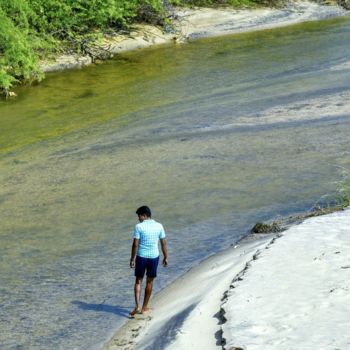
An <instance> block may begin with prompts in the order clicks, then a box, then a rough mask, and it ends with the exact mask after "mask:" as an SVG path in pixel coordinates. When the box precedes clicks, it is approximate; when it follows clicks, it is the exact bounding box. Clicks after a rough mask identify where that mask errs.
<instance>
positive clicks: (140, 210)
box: [136, 205, 152, 218]
mask: <svg viewBox="0 0 350 350" xmlns="http://www.w3.org/2000/svg"><path fill="white" fill-rule="evenodd" d="M136 214H137V215H146V216H148V217H149V218H150V217H151V216H152V213H151V209H150V208H148V207H147V206H146V205H143V206H142V207H140V208H138V209H137V210H136Z"/></svg>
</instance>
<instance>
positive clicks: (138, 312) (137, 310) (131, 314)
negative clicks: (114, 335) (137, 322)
mask: <svg viewBox="0 0 350 350" xmlns="http://www.w3.org/2000/svg"><path fill="white" fill-rule="evenodd" d="M140 313H141V310H140V309H138V308H137V307H135V309H134V310H132V311H131V312H130V313H129V316H130V317H135V315H136V314H140Z"/></svg>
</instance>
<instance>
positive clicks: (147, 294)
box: [140, 277, 154, 313]
mask: <svg viewBox="0 0 350 350" xmlns="http://www.w3.org/2000/svg"><path fill="white" fill-rule="evenodd" d="M153 280H154V278H153V277H147V282H146V289H145V298H144V300H143V306H142V313H144V312H147V311H149V307H148V303H149V299H150V298H151V294H152V288H153ZM140 287H141V286H140Z"/></svg>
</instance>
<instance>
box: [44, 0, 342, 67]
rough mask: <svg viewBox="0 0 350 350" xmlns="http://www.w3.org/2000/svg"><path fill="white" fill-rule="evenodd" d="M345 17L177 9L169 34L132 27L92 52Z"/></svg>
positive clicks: (87, 59)
mask: <svg viewBox="0 0 350 350" xmlns="http://www.w3.org/2000/svg"><path fill="white" fill-rule="evenodd" d="M345 14H347V11H346V10H345V9H343V8H341V7H340V6H337V5H320V4H317V3H314V2H309V1H298V2H291V3H290V4H289V5H288V6H287V7H285V8H284V9H276V8H261V9H249V10H247V9H242V10H234V9H231V8H219V9H214V8H194V9H183V8H177V9H174V11H173V14H172V17H173V18H174V19H173V22H172V28H171V30H170V31H169V32H164V31H163V29H162V28H161V27H157V26H152V25H147V24H138V25H134V26H132V28H131V31H130V33H127V34H118V35H113V36H105V37H104V39H103V40H102V41H101V42H100V43H99V44H98V45H97V47H96V48H95V51H96V56H97V57H99V56H103V57H105V58H111V57H113V56H114V55H116V54H118V53H122V52H125V51H131V50H137V49H141V48H145V47H151V46H154V45H162V44H169V43H172V42H173V43H176V44H177V43H181V42H186V41H188V40H191V39H196V38H203V37H211V36H221V35H226V34H234V33H241V32H249V31H254V30H262V29H270V28H276V27H281V26H288V25H292V24H296V23H301V22H305V21H313V20H320V19H325V18H331V17H336V16H343V15H345ZM93 61H94V57H93V56H92V55H85V56H84V55H62V56H59V57H56V58H55V60H54V61H42V62H41V65H40V68H41V70H42V71H44V72H53V71H59V70H65V69H72V68H79V67H83V66H87V65H90V64H92V63H93ZM97 62H98V60H97Z"/></svg>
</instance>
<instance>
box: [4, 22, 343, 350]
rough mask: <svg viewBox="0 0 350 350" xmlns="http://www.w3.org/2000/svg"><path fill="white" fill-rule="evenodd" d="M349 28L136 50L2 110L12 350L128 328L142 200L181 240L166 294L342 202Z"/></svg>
mask: <svg viewBox="0 0 350 350" xmlns="http://www.w3.org/2000/svg"><path fill="white" fill-rule="evenodd" d="M349 31H350V22H349V21H348V20H344V19H341V20H332V21H326V22H319V23H311V24H303V25H299V26H295V27H291V28H284V29H282V30H281V29H279V30H271V31H264V32H260V33H251V34H243V35H236V36H227V37H223V38H212V39H205V40H201V41H196V42H193V43H190V44H187V45H183V46H180V47H173V46H169V47H163V48H159V49H150V50H143V51H139V52H133V53H127V54H123V55H120V56H119V57H118V58H117V59H116V60H113V61H110V62H107V63H106V64H103V65H100V66H96V67H89V68H86V69H83V70H80V71H75V72H65V73H60V74H53V75H51V76H50V77H48V79H47V80H45V81H44V82H43V84H41V85H38V86H35V87H23V88H21V89H20V91H19V93H20V97H19V99H18V100H17V101H14V102H11V103H7V104H5V103H3V102H2V103H0V116H1V117H0V128H1V133H0V144H1V158H0V165H1V173H0V180H1V188H0V215H1V228H0V242H1V244H0V261H1V265H0V310H1V312H0V341H1V343H2V344H4V348H5V349H12V348H13V349H86V348H89V347H92V348H93V347H96V346H97V345H98V344H99V343H100V342H102V341H104V340H105V339H106V338H107V337H108V334H109V333H110V332H112V331H113V330H114V329H115V328H116V327H117V326H118V325H120V324H121V323H122V322H124V320H125V315H126V313H127V311H128V310H129V308H130V307H131V306H132V300H133V298H132V288H131V287H132V282H133V281H132V277H131V275H132V272H131V271H130V269H129V267H128V259H129V252H130V244H131V235H130V232H131V230H132V227H133V225H134V224H135V223H136V215H135V214H134V210H135V209H136V208H137V207H138V206H140V205H142V204H148V205H150V206H151V208H153V209H154V215H155V218H156V219H159V220H160V221H162V222H163V223H164V225H165V227H166V230H167V232H168V239H169V249H170V262H171V264H170V266H169V268H167V269H163V268H161V271H160V276H161V278H160V279H158V280H157V288H158V289H159V288H161V287H163V286H165V285H166V284H168V283H169V282H170V281H171V280H173V279H174V278H175V277H177V276H178V275H179V274H181V273H182V272H184V271H186V270H187V269H188V268H189V267H191V266H193V265H194V264H195V263H196V262H198V261H199V260H201V259H203V258H205V257H206V256H208V255H210V254H212V253H214V252H216V251H219V250H220V249H223V248H225V247H227V246H228V245H229V244H231V243H233V242H235V240H237V238H238V237H239V236H241V235H243V234H245V233H246V232H247V230H248V229H249V228H250V227H251V226H252V225H253V224H254V223H255V222H256V221H257V220H262V219H268V218H272V217H276V216H278V215H288V214H291V213H294V212H298V211H302V210H305V209H309V208H310V207H312V205H313V204H315V203H316V202H317V201H324V200H326V199H328V198H331V199H332V198H334V197H335V196H336V189H337V181H339V180H340V178H341V169H342V167H346V166H348V163H349V162H348V159H347V155H348V144H349V141H350V132H349V131H350V123H349V118H348V117H349V115H348V114H347V113H346V111H348V110H349V108H348V107H349V101H350V98H349V81H350V80H349V78H350V69H349V68H348V67H349V65H347V62H349V61H350V46H349V39H348V38H349V37H350V36H349ZM334 67H337V68H336V69H334ZM329 106H332V108H330V107H329Z"/></svg>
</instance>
